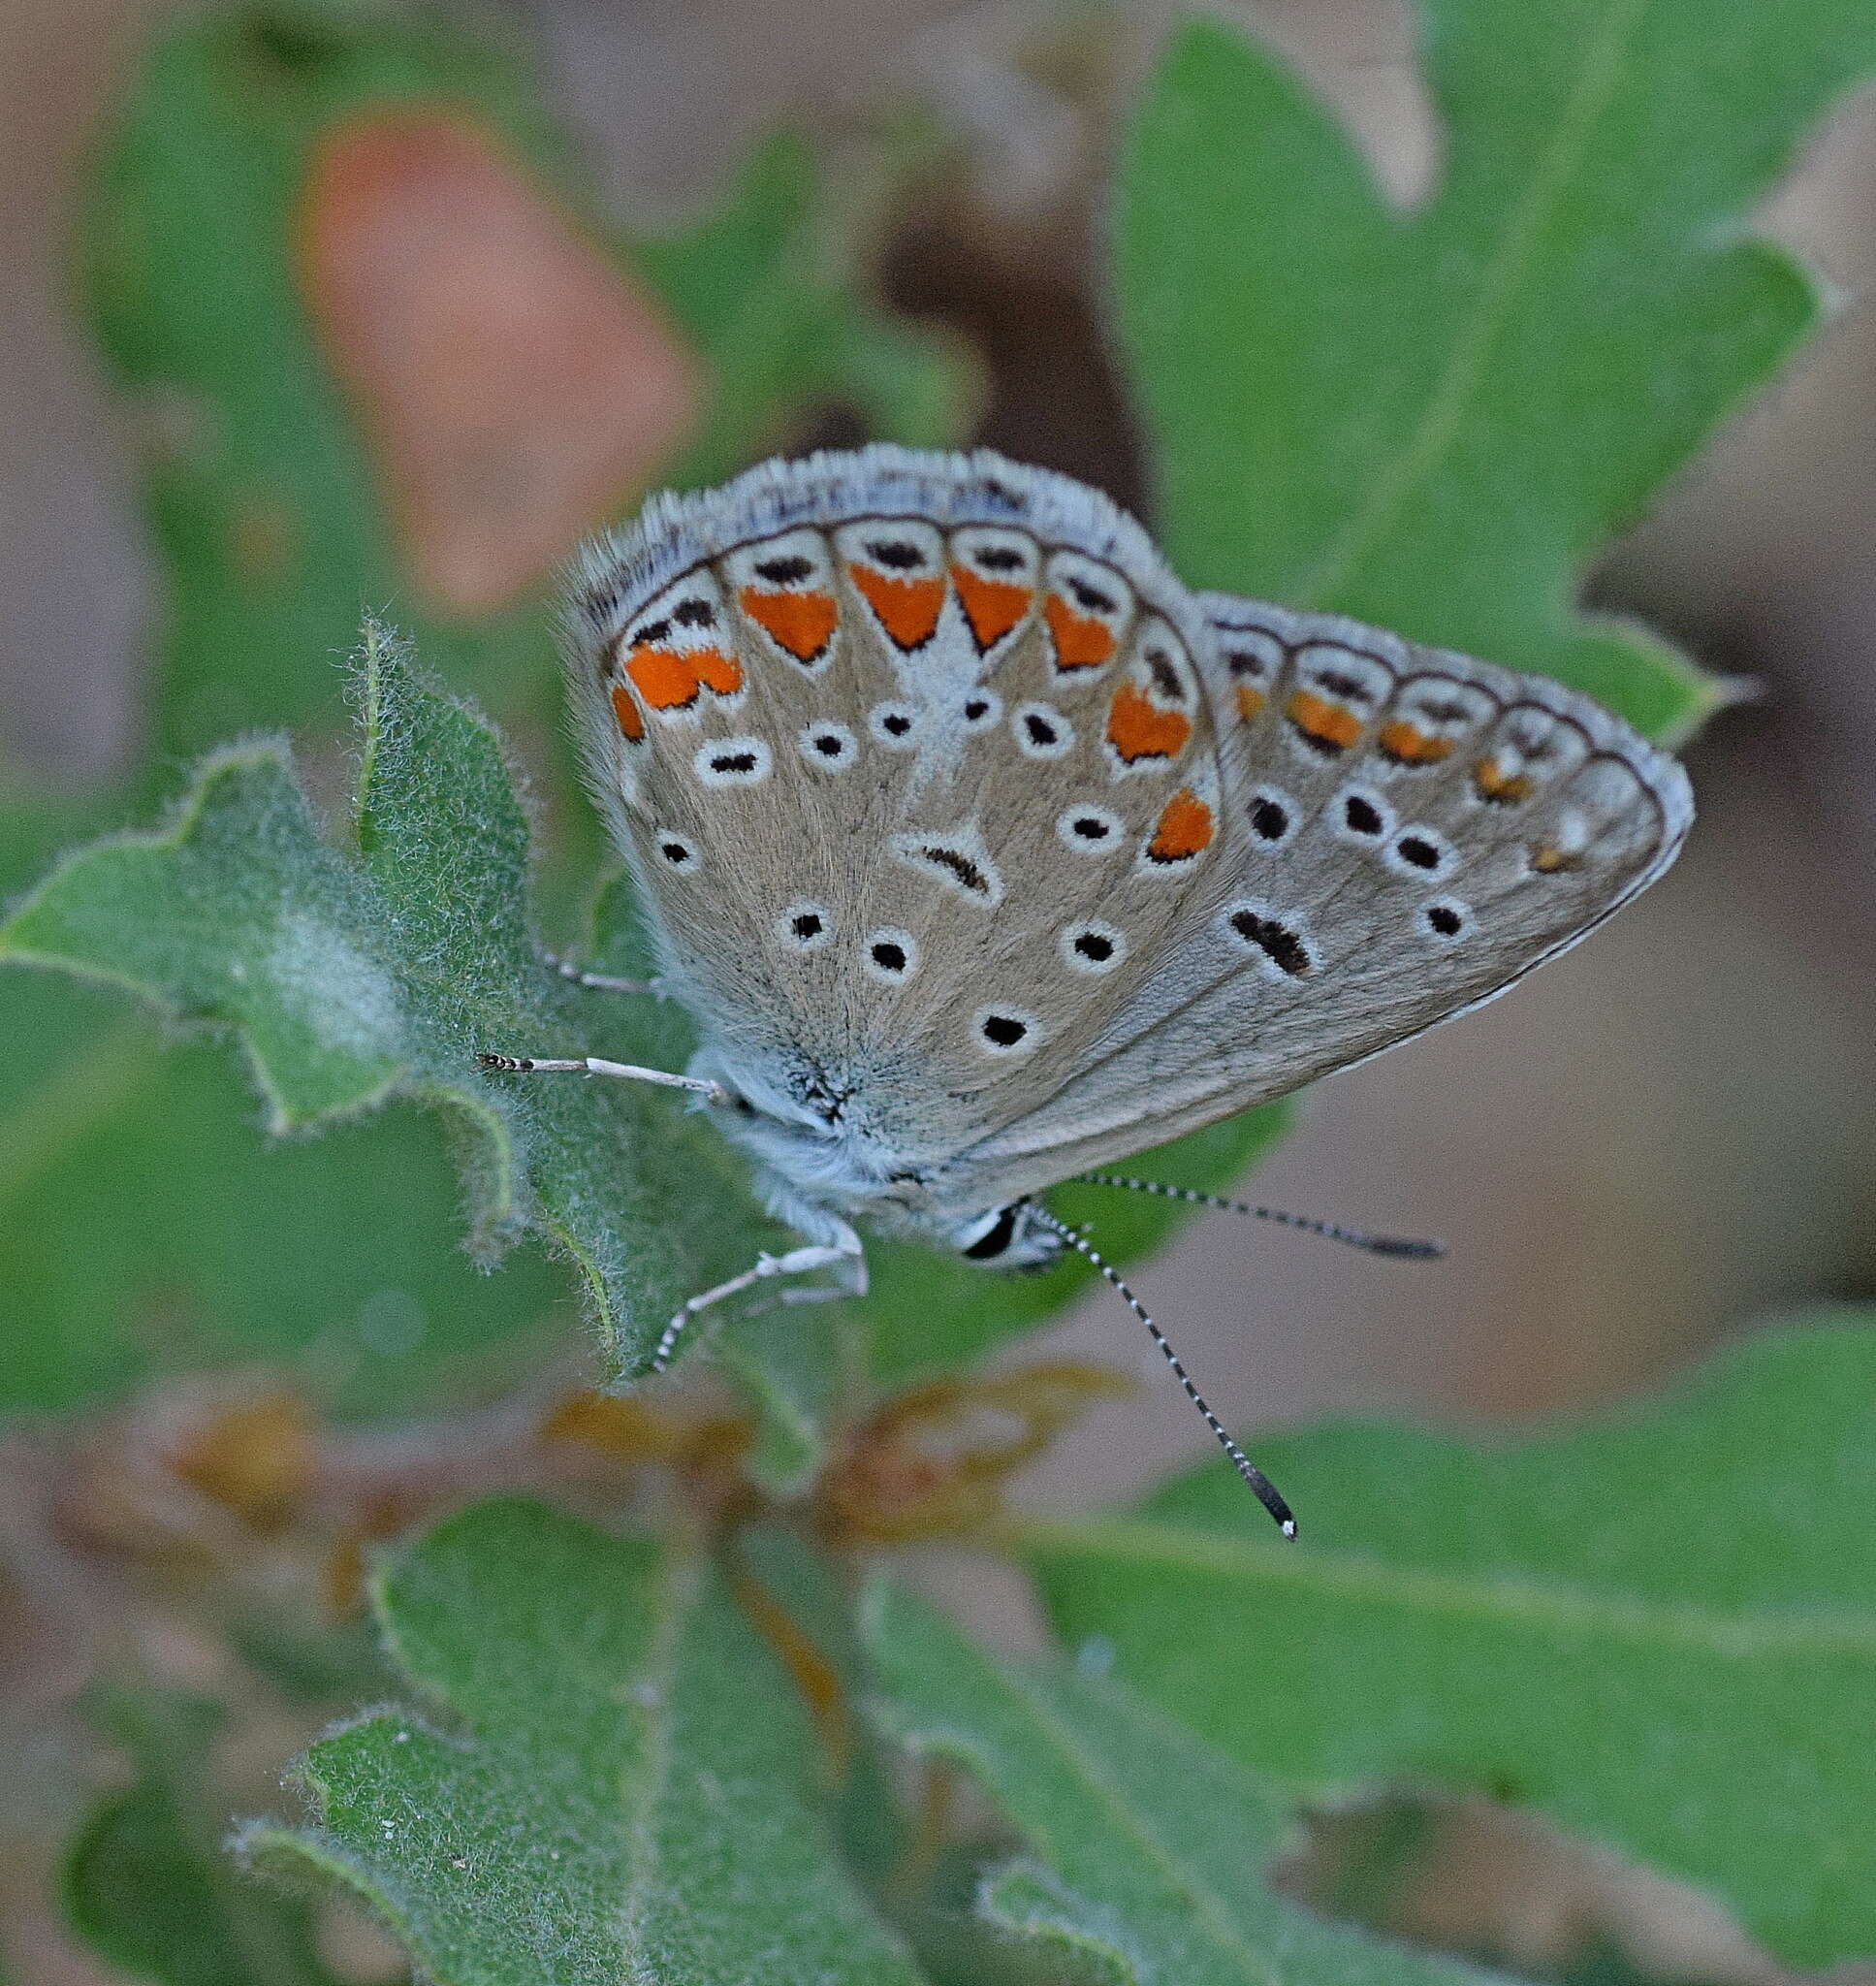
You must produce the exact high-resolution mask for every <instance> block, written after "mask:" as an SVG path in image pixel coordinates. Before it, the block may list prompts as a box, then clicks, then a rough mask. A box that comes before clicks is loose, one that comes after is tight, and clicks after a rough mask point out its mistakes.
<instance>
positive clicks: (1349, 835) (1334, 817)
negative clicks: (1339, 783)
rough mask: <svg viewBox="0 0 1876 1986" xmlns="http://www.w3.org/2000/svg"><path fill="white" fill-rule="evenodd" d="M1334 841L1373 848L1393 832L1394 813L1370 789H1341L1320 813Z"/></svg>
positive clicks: (1380, 796)
mask: <svg viewBox="0 0 1876 1986" xmlns="http://www.w3.org/2000/svg"><path fill="white" fill-rule="evenodd" d="M1322 818H1323V820H1324V821H1325V822H1326V823H1327V824H1328V829H1329V832H1330V833H1331V834H1333V835H1334V836H1335V838H1336V840H1337V841H1340V842H1351V843H1352V844H1353V845H1354V846H1355V847H1356V848H1361V849H1376V848H1379V847H1380V846H1381V844H1382V843H1383V841H1384V840H1385V838H1386V837H1387V836H1388V835H1390V834H1392V833H1393V831H1394V818H1395V817H1394V810H1393V808H1392V807H1391V806H1389V805H1388V803H1387V800H1386V799H1385V797H1384V796H1383V794H1381V793H1378V792H1377V791H1376V790H1375V788H1374V787H1373V786H1343V787H1342V788H1340V790H1339V791H1337V792H1336V793H1335V794H1334V796H1333V797H1332V798H1331V799H1330V800H1329V802H1328V804H1327V805H1326V806H1325V807H1324V808H1323V810H1322Z"/></svg>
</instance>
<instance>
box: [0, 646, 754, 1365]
mask: <svg viewBox="0 0 1876 1986" xmlns="http://www.w3.org/2000/svg"><path fill="white" fill-rule="evenodd" d="M361 669H362V677H361V681H362V691H363V710H362V716H363V721H364V730H365V752H364V757H363V761H362V765H361V770H360V786H359V818H358V827H359V844H360V854H359V857H358V859H357V860H352V859H350V858H348V857H346V856H344V855H342V854H340V853H339V852H338V851H337V850H336V849H334V848H333V847H332V846H331V845H330V844H328V843H327V842H326V841H325V840H323V839H322V837H321V835H320V832H319V829H318V826H317V824H316V823H315V821H314V820H313V818H312V816H311V813H310V810H309V808H308V806H307V803H306V801H305V799H304V797H303V795H302V793H301V790H300V788H299V786H298V785H297V784H296V782H295V779H294V775H293V770H292V767H291V764H290V763H289V761H288V759H287V756H286V754H285V752H284V750H283V748H281V747H279V746H277V745H270V744H266V743H263V744H260V745H255V746H249V747H242V748H238V749H234V750H230V751H227V752H223V753H215V754H213V755H212V756H211V757H210V758H209V759H208V760H207V763H206V764H205V765H204V767H203V769H202V771H201V773H200V775H199V776H198V779H197V781H196V784H195V786H194V788H193V790H192V791H191V793H190V795H189V796H188V798H187V800H186V801H185V803H184V804H183V806H182V807H181V808H180V810H179V811H178V812H177V813H176V814H175V817H174V818H173V819H172V820H171V822H170V823H169V824H168V825H167V826H166V827H164V828H162V829H160V830H158V831H157V832H156V833H154V834H144V835H135V834H133V835H123V836H118V837H115V838H111V839H108V840H106V841H104V842H101V843H98V844H96V845H94V846H93V847H92V848H90V849H81V850H79V852H78V853H76V854H74V855H72V856H69V857H68V858H67V859H66V861H65V862H64V863H63V864H61V866H60V867H59V868H57V869H56V870H55V871H54V872H53V873H52V875H51V876H50V877H48V879H47V881H45V882H44V883H42V884H41V886H40V887H39V889H38V890H36V891H35V892H34V893H33V894H32V895H31V896H29V897H28V898H27V899H26V901H25V902H24V903H23V904H22V905H21V906H20V907H19V908H18V909H17V910H16V912H15V913H14V915H13V916H12V918H11V919H10V920H9V921H8V922H7V923H6V924H5V925H4V926H0V957H3V956H10V957H12V958H15V959H17V960H21V961H24V962H26V963H32V964H40V965H50V966H60V967H64V968H65V969H67V970H69V971H73V972H77V973H79V974H80V975H82V976H85V977H93V978H99V979H105V980H109V981H112V982H114V983H117V984H120V985H125V986H129V987H131V988H133V989H134V990H136V991H139V992H141V993H143V994H144V995H145V996H147V997H149V998H151V999H154V1000H156V1001H157V1002H159V1003H160V1004H161V1005H162V1006H163V1007H164V1008H166V1009H168V1010H170V1011H171V1012H174V1013H176V1014H178V1015H181V1016H184V1017H188V1018H198V1019H207V1020H210V1021H216V1022H221V1023H225V1024H232V1025H233V1026H235V1027H236V1028H237V1029H238V1031H239V1038H240V1041H241V1042H242V1045H243V1047H244V1049H245V1051H246V1054H247V1057H248V1060H249V1062H250V1064H251V1066H252V1068H253V1070H254V1073H255V1075H256V1078H257V1081H258V1083H259V1086H260V1088H261V1090H262V1093H263V1095H264V1096H265V1097H266V1098H267V1100H268V1105H269V1110H270V1118H271V1120H272V1123H273V1126H274V1128H275V1129H277V1130H291V1129H297V1128H302V1127H305V1126H308V1125H313V1124H317V1123H319V1122H320V1121H321V1120H323V1119H326V1118H329V1117H331V1116H333V1115H334V1114H337V1113H342V1112H346V1111H351V1110H357V1109H360V1108H363V1107H365V1106H366V1105H371V1104H373V1103H375V1102H377V1101H379V1100H380V1099H382V1098H384V1097H386V1096H387V1095H390V1094H392V1093H394V1092H395V1093H397V1094H398V1095H403V1096H408V1097H412V1098H414V1099H416V1100H418V1101H420V1102H422V1103H426V1104H429V1105H436V1106H439V1107H441V1108H442V1109H443V1110H444V1111H445V1112H446V1113H447V1114H448V1116H449V1118H450V1119H451V1121H452V1122H453V1124H454V1126H455V1129H456V1131H457V1134H458V1144H459V1148H460V1151H461V1157H462V1161H463V1169H464V1172H465V1176H466V1179H467V1182H468V1189H469V1193H470V1196H471V1216H472V1226H473V1230H474V1240H475V1245H476V1246H477V1248H478V1249H480V1250H481V1251H482V1252H484V1253H485V1254H490V1253H493V1252H495V1251H498V1250H499V1249H500V1248H502V1247H503V1246H504V1245H506V1243H507V1242H508V1241H510V1240H512V1239H513V1238H514V1237H515V1235H516V1234H517V1233H520V1232H521V1230H522V1229H523V1227H524V1226H525V1225H528V1224H532V1225H534V1226H536V1227H537V1228H539V1229H540V1230H541V1232H542V1233H545V1234H546V1235H547V1236H548V1237H549V1238H550V1240H551V1241H552V1242H553V1243H554V1244H555V1245H556V1247H557V1248H558V1249H559V1250H561V1251H562V1252H563V1253H565V1254H566V1255H568V1256H570V1257H571V1259H572V1260H573V1262H574V1263H575V1265H577V1267H578V1270H579V1272H580V1279H581V1282H582V1284H583V1286H584V1288H585V1291H586V1294H587V1296H588V1299H589V1302H590V1304H591V1306H592V1308H593V1309H594V1311H595V1313H596V1315H597V1317H598V1319H599V1322H600V1326H601V1329H602V1332H603V1334H604V1336H605V1339H606V1343H607V1347H608V1351H609V1356H610V1358H611V1361H612V1362H613V1364H614V1366H615V1367H616V1368H617V1369H620V1370H623V1371H627V1372H630V1371H635V1370H638V1369H640V1368H642V1366H643V1364H644V1362H645V1361H646V1358H647V1356H648V1354H649V1349H650V1345H651V1343H652V1341H653V1340H654V1339H655V1337H656V1335H657V1332H658V1331H659V1330H660V1329H662V1327H663V1321H664V1319H665V1318H667V1317H668V1316H669V1315H670V1313H671V1311H672V1309H674V1308H675V1307H676V1305H677V1303H678V1302H679V1301H680V1300H682V1298H683V1297H684V1295H686V1294H687V1293H688V1292H689V1291H690V1290H692V1289H695V1288H697V1287H699V1284H698V1282H697V1280H696V1278H697V1277H698V1276H699V1275H708V1274H709V1273H711V1272H712V1270H713V1269H715V1268H717V1267H719V1266H720V1265H723V1264H726V1263H729V1262H731V1261H732V1260H734V1261H735V1262H737V1263H738V1264H740V1263H741V1262H742V1261H744V1260H747V1256H748V1255H749V1254H752V1253H753V1251H754V1248H755V1247H756V1245H757V1244H758V1241H759V1239H760V1238H761V1235H762V1233H763V1231H762V1230H761V1229H760V1226H759V1224H758V1223H757V1222H756V1221H755V1220H754V1218H753V1215H752V1212H750V1213H747V1214H745V1215H742V1216H739V1209H747V1205H748V1202H747V1192H746V1190H745V1189H744V1186H743V1184H742V1173H741V1169H740V1167H739V1166H738V1165H737V1163H736V1162H735V1161H734V1160H733V1159H732V1157H731V1155H730V1153H729V1151H728V1149H727V1147H726V1146H724V1145H723V1143H722V1142H721V1140H720V1139H718V1138H717V1137H715V1135H714V1134H712V1133H707V1132H704V1131H702V1130H701V1129H700V1128H699V1127H697V1126H696V1125H695V1124H694V1121H693V1120H691V1119H689V1118H687V1117H686V1115H685V1113H684V1110H683V1109H682V1107H681V1106H680V1105H678V1104H677V1102H676V1100H674V1099H673V1098H671V1097H670V1096H668V1095H666V1094H663V1093H652V1092H648V1091H646V1090H644V1089H642V1088H640V1087H639V1086H636V1085H632V1084H627V1083H599V1082H591V1081H588V1080H587V1079H585V1078H583V1077H572V1078H567V1079H564V1080H559V1081H556V1080H553V1079H552V1078H545V1079H539V1080H536V1081H534V1082H531V1083H530V1082H527V1081H525V1080H523V1081H519V1082H518V1081H515V1080H513V1079H503V1078H500V1077H488V1076H484V1075H483V1074H481V1073H479V1072H478V1070H477V1067H476V1060H475V1058H476V1055H477V1054H478V1052H480V1051H482V1050H485V1049H489V1050H493V1051H496V1052H507V1053H515V1052H523V1053H552V1052H556V1050H560V1049H567V1050H569V1051H571V1050H573V1049H575V1048H578V1049H581V1050H584V1049H588V1048H595V1049H597V1048H599V1047H601V1046H604V1045H611V1046H614V1047H617V1048H620V1050H621V1052H627V1053H629V1052H633V1051H635V1050H636V1049H638V1048H640V1047H642V1046H643V1045H644V1038H645V1031H646V1030H647V1029H655V1028H656V1026H657V1025H658V1022H657V1015H656V1010H655V1009H652V1010H651V1012H649V1013H647V1012H646V1011H645V1009H644V1007H641V1008H640V1009H638V1017H637V1019H636V1021H634V1020H633V1018H632V1017H631V1010H630V1009H627V1010H626V1012H625V1013H624V1014H623V1015H621V1014H620V1013H619V1012H618V1010H617V1008H616V1006H615V1007H611V1008H607V1009H602V1010H599V1011H594V1009H593V1006H592V1003H591V1002H590V1001H589V1000H588V999H587V997H586V996H584V995H581V994H579V993H577V992H575V991H574V990H573V989H571V988H569V987H568V986H567V985H566V984H565V982H564V981H562V980H560V979H559V978H558V977H557V976H556V974H555V973H554V972H553V971H552V970H551V969H550V968H549V967H548V966H546V965H545V964H544V963H543V962H542V961H541V959H540V957H539V955H538V953H537V952H536V950H535V948H534V945H533V943H532V940H531V938H530V936H529V931H528V923H527V901H528V900H527V827H526V822H525V818H524V817H523V815H522V812H521V809H520V807H519V805H518V803H517V801H516V799H515V795H514V791H513V788H512V785H511V783H510V780H509V775H508V771H507V767H506V765H505V764H504V762H503V760H502V757H501V753H500V750H499V747H498V746H497V743H496V741H495V738H494V735H493V732H492V731H491V730H490V729H489V727H488V726H487V724H486V723H485V722H483V721H482V720H480V719H479V718H477V717H475V716H474V715H472V714H471V713H469V712H468V711H466V710H464V709H462V708H461V707H459V706H458V705H456V704H454V703H451V702H449V701H447V700H446V699H444V698H443V697H441V696H439V695H437V694H436V693H434V692H433V691H430V690H428V689H424V688H422V687H421V686H420V685H419V684H418V683H416V682H415V681H414V680H413V679H412V677H411V675H410V673H409V669H408V666H407V664H406V662H405V660H404V658H403V656H402V653H401V651H400V650H399V649H398V647H397V644H396V643H395V642H394V641H393V640H392V639H391V638H390V637H389V636H388V635H386V634H385V633H384V632H383V631H382V630H379V629H375V628H374V629H371V630H369V631H368V632H367V637H366V646H365V650H364V652H363V657H362V663H361ZM609 1019H610V1020H611V1021H612V1027H611V1029H610V1031H609V1029H608V1025H607V1023H608V1020H609ZM621 1027H622V1028H623V1029H625V1030H630V1029H632V1028H633V1027H636V1029H637V1030H638V1033H637V1035H636V1036H635V1038H634V1039H633V1040H632V1041H623V1040H621V1039H620V1031H621ZM596 1036H597V1037H604V1038H605V1040H604V1041H595V1040H594V1037H596ZM739 1221H740V1225H739Z"/></svg>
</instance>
